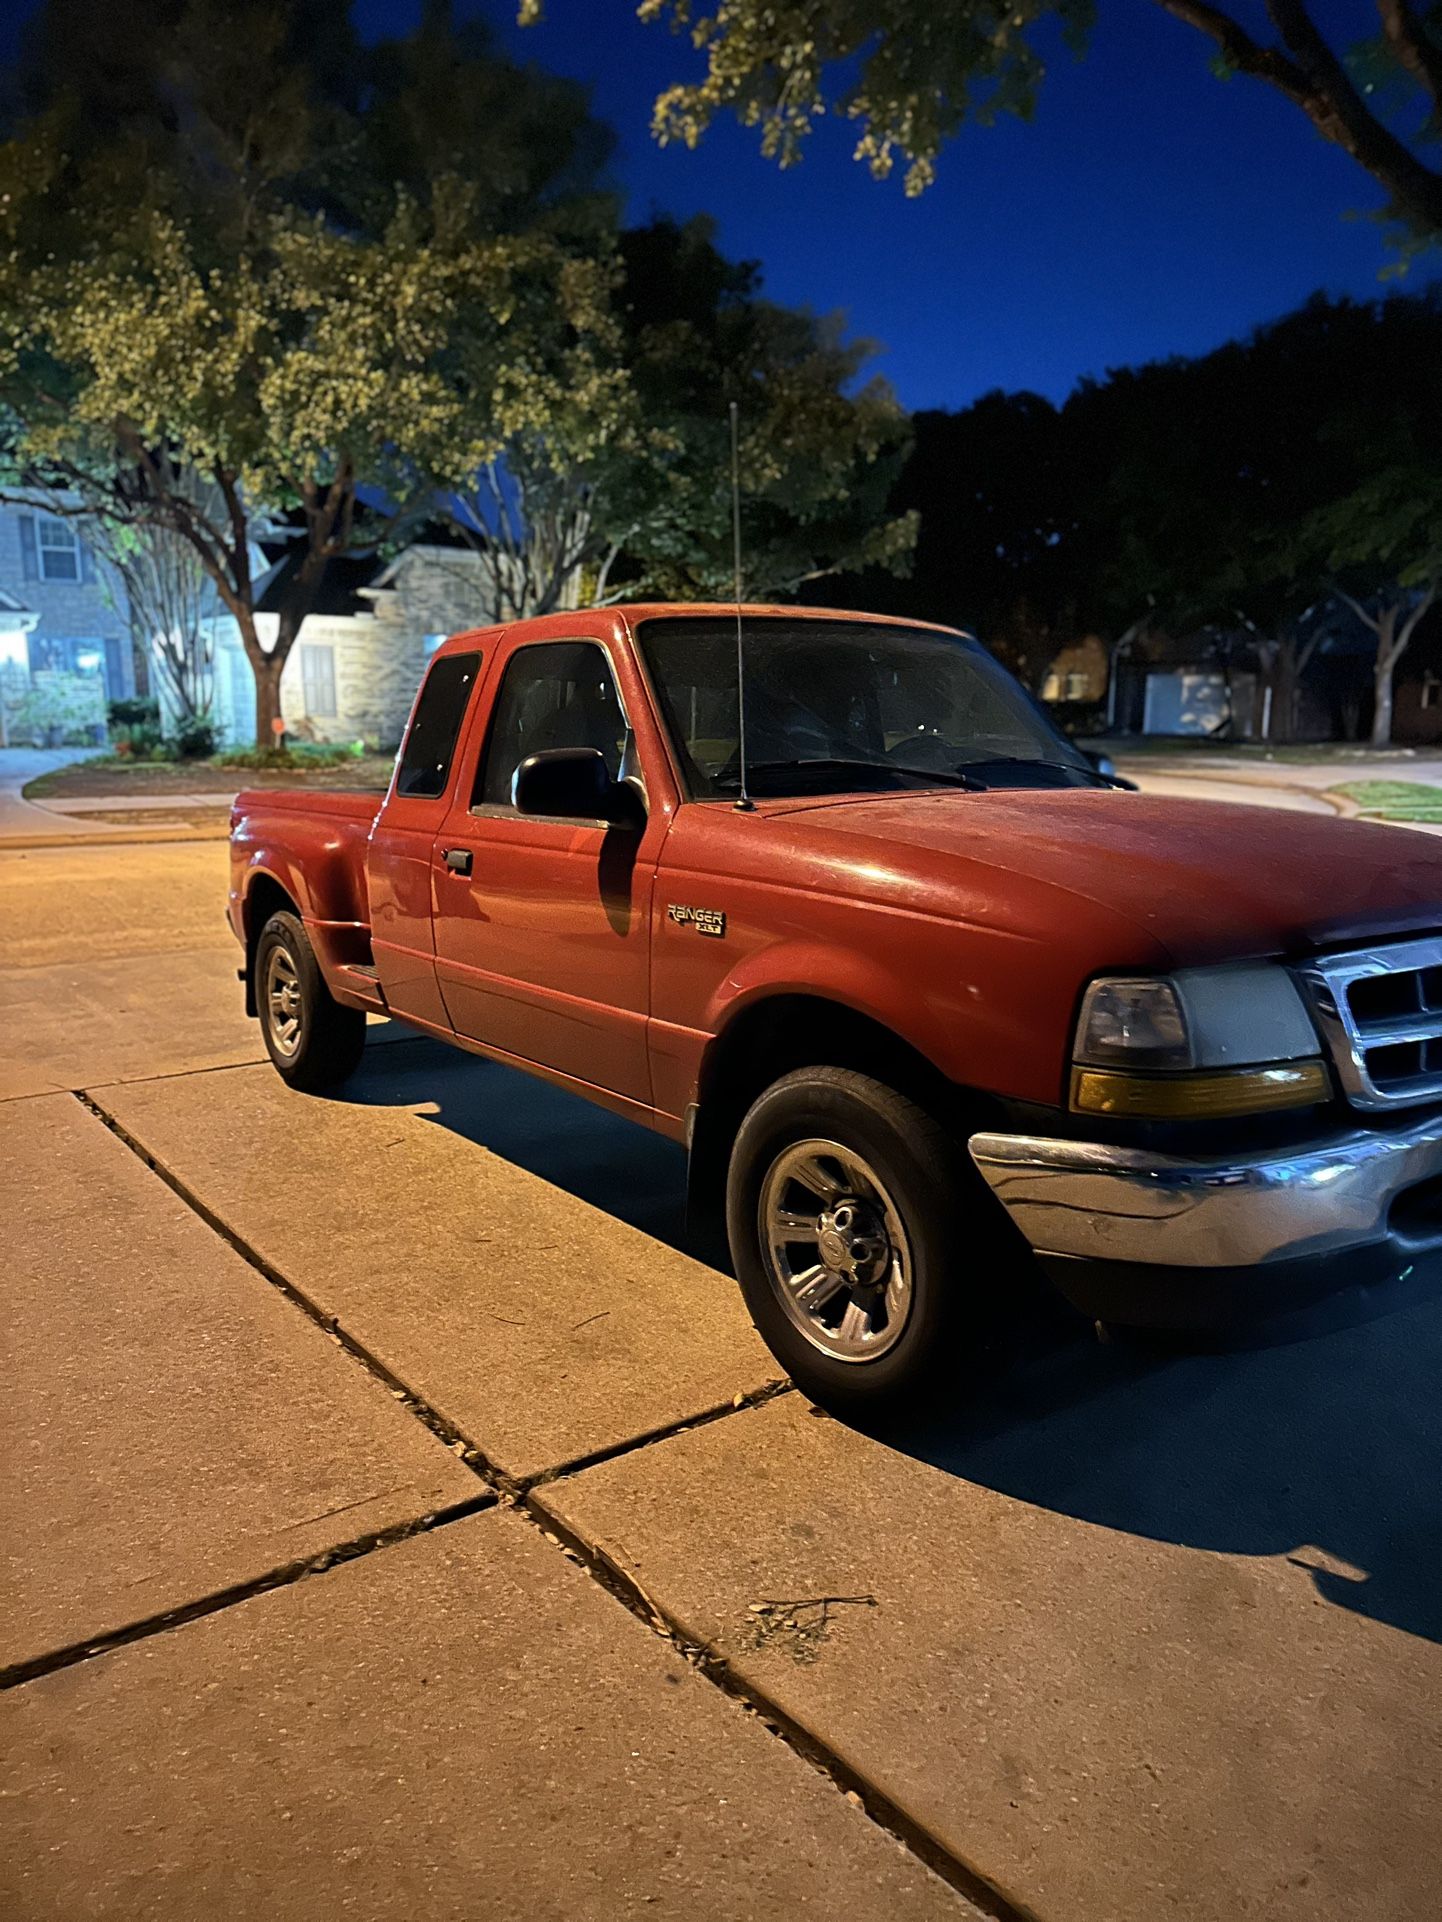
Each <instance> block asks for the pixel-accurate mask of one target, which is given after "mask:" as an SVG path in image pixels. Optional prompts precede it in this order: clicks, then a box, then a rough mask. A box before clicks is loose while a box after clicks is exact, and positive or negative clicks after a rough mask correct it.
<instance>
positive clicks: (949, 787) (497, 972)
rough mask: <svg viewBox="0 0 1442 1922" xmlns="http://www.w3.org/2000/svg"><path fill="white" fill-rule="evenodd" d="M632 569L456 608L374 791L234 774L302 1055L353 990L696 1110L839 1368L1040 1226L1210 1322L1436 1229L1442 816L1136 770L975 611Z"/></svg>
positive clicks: (261, 981)
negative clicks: (1013, 671) (733, 600)
mask: <svg viewBox="0 0 1442 1922" xmlns="http://www.w3.org/2000/svg"><path fill="white" fill-rule="evenodd" d="M742 634H743V645H744V650H745V661H746V676H745V686H746V696H745V715H746V765H745V769H744V779H743V768H742V766H741V756H740V754H739V752H738V738H739V730H738V700H737V673H736V659H737V613H736V610H735V609H734V608H726V607H707V606H686V607H678V606H664V605H655V606H649V605H648V606H633V607H624V608H614V609H608V610H605V611H593V612H589V613H571V614H557V615H551V616H548V617H546V618H544V619H539V620H530V621H522V622H518V623H516V624H514V625H512V626H508V627H503V628H492V629H488V630H485V631H480V632H475V633H468V634H460V635H457V636H456V637H455V638H454V639H452V640H448V641H446V642H445V643H444V644H443V645H442V646H441V647H440V649H439V650H438V651H437V653H436V654H435V656H434V658H433V660H432V662H431V665H430V668H429V671H428V672H427V675H426V678H425V682H424V684H423V686H422V688H421V690H420V693H419V695H418V697H417V700H416V704H415V708H414V711H413V713H412V716H411V720H410V725H409V728H408V730H407V733H406V738H405V741H404V743H403V745H402V747H401V750H400V753H399V755H398V757H397V761H396V768H395V773H394V776H393V778H392V781H391V785H390V788H389V791H388V792H387V794H386V796H385V798H384V800H383V801H382V802H381V803H380V805H379V807H378V808H377V805H376V798H375V796H373V795H372V796H362V795H351V794H336V793H323V792H317V793H275V792H250V793H245V794H242V795H240V796H239V797H238V799H237V801H236V804H235V812H234V815H233V819H232V841H231V862H232V865H231V886H230V906H229V915H230V922H231V926H232V928H233V929H234V932H235V934H236V936H237V938H238V939H239V940H240V941H241V942H242V943H243V944H244V948H245V957H246V963H245V968H244V970H243V978H244V980H245V983H246V996H247V1005H248V1007H249V1009H250V1011H251V1012H252V1013H253V1014H257V1015H258V1016H259V1019H260V1022H261V1028H262V1031H263V1034H264V1037H265V1043H266V1046H267V1048H268V1050H269V1052H270V1055H271V1058H272V1060H273V1061H274V1062H275V1065H276V1067H277V1068H278V1069H279V1071H280V1073H281V1074H282V1075H283V1076H284V1077H285V1079H286V1080H287V1081H288V1082H290V1083H291V1084H292V1085H293V1086H295V1087H297V1088H301V1089H306V1090H320V1089H324V1088H327V1087H331V1086H334V1085H335V1084H337V1083H339V1082H341V1081H342V1080H344V1078H345V1077H346V1076H347V1075H348V1074H349V1073H350V1072H351V1070H352V1069H353V1068H354V1067H355V1066H356V1063H357V1061H358V1059H359V1056H360V1053H361V1047H362V1042H363V1039H364V1034H365V1017H366V1013H367V1011H378V1012H383V1013H385V1014H387V1015H390V1016H391V1017H393V1018H394V1019H395V1020H398V1021H402V1022H405V1023H407V1024H409V1025H410V1026H411V1027H414V1028H416V1029H418V1030H420V1031H422V1032H424V1033H427V1034H432V1035H439V1036H441V1037H443V1038H444V1039H445V1040H448V1041H451V1042H454V1043H456V1044H457V1045H459V1046H460V1047H462V1048H466V1049H470V1050H472V1051H473V1052H475V1053H477V1054H481V1055H487V1056H491V1057H493V1058H495V1059H497V1060H500V1061H505V1062H509V1063H512V1064H514V1065H516V1066H518V1067H522V1068H525V1069H528V1070H530V1071H532V1072H534V1073H536V1074H539V1075H543V1076H546V1077H547V1078H549V1079H550V1080H552V1081H556V1082H559V1083H561V1084H562V1085H564V1086H565V1087H568V1088H571V1089H573V1090H575V1091H576V1092H577V1093H580V1094H583V1095H586V1096H588V1097H590V1098H591V1099H592V1100H595V1101H598V1102H601V1103H602V1104H604V1105H605V1106H607V1107H609V1108H612V1109H614V1110H616V1111H617V1112H619V1113H621V1114H623V1115H628V1116H630V1117H631V1118H633V1119H634V1120H637V1121H641V1122H644V1123H646V1124H647V1125H648V1126H649V1127H652V1128H657V1129H660V1130H661V1131H662V1132H663V1133H665V1134H667V1135H670V1136H673V1137H674V1138H676V1139H677V1140H680V1141H684V1142H685V1143H686V1144H687V1146H688V1148H689V1150H690V1160H689V1165H690V1171H691V1173H690V1183H691V1195H690V1199H691V1202H692V1203H693V1205H694V1206H695V1208H696V1209H697V1211H698V1213H699V1214H700V1215H701V1216H702V1217H704V1216H705V1214H706V1212H707V1211H713V1216H712V1218H713V1219H715V1220H717V1221H719V1220H720V1219H721V1218H722V1217H723V1215H724V1220H725V1223H726V1230H727V1235H728V1238H729V1243H730V1249H731V1254H732V1258H733V1260H734V1263H735V1268H736V1272H737V1275H738V1277H739V1279H740V1283H741V1286H742V1289H743V1290H744V1292H745V1296H746V1300H747V1304H748V1306H749V1308H750V1311H751V1313H752V1315H753V1317H754V1319H755V1321H756V1323H757V1326H758V1327H759V1329H760V1330H761V1333H762V1334H763V1336H764V1337H765V1338H766V1340H767V1341H768V1342H769V1344H770V1345H771V1347H772V1349H773V1350H774V1352H775V1353H776V1355H777V1356H778V1357H779V1359H780V1360H781V1361H782V1362H783V1363H784V1365H785V1366H786V1368H787V1369H788V1370H789V1371H790V1373H791V1374H792V1376H793V1377H794V1378H795V1379H796V1380H797V1381H798V1382H799V1383H800V1384H801V1385H802V1386H803V1387H805V1388H806V1389H807V1390H808V1391H810V1392H811V1393H812V1394H813V1395H814V1396H816V1397H817V1398H818V1399H822V1400H826V1401H829V1402H831V1403H833V1404H836V1403H844V1404H847V1405H849V1406H851V1407H857V1406H861V1405H870V1406H876V1405H877V1404H881V1403H886V1402H896V1401H897V1400H898V1399H900V1398H902V1397H905V1396H909V1395H911V1394H912V1393H914V1392H915V1391H916V1389H917V1388H918V1387H919V1386H920V1385H921V1384H922V1382H923V1381H924V1380H927V1379H931V1378H935V1377H937V1376H938V1375H939V1374H941V1373H942V1371H947V1370H952V1369H954V1368H955V1367H956V1365H957V1361H958V1356H959V1349H960V1346H961V1345H964V1344H965V1343H966V1342H967V1341H968V1340H973V1339H974V1338H975V1334H976V1331H977V1330H978V1328H979V1327H981V1325H982V1323H983V1321H984V1319H985V1316H986V1312H987V1310H988V1308H989V1307H990V1306H993V1305H994V1304H995V1303H996V1302H997V1301H998V1300H999V1299H1001V1298H1003V1297H1004V1296H1005V1295H1006V1294H1007V1293H1008V1292H1009V1291H1015V1290H1016V1288H1017V1287H1018V1277H1019V1273H1020V1268H1021V1266H1022V1265H1024V1264H1025V1263H1027V1262H1029V1261H1031V1260H1033V1259H1035V1260H1036V1261H1038V1262H1039V1263H1040V1264H1041V1266H1042V1267H1043V1268H1044V1269H1045V1270H1046V1272H1047V1273H1048V1274H1049V1275H1050V1276H1051V1277H1052V1278H1053V1279H1054V1280H1055V1281H1056V1282H1057V1283H1058V1284H1059V1285H1060V1287H1061V1288H1062V1289H1063V1291H1064V1292H1065V1293H1066V1294H1067V1295H1068V1296H1069V1297H1071V1299H1072V1300H1073V1301H1074V1302H1075V1303H1077V1304H1078V1306H1080V1307H1081V1308H1082V1309H1083V1310H1084V1311H1085V1312H1086V1313H1088V1314H1090V1315H1092V1316H1096V1317H1099V1318H1102V1319H1107V1320H1112V1321H1116V1322H1121V1323H1131V1324H1144V1325H1153V1326H1156V1325H1183V1326H1189V1325H1196V1324H1205V1323H1208V1322H1212V1321H1214V1320H1216V1318H1218V1317H1219V1316H1225V1317H1230V1316H1232V1315H1234V1314H1236V1313H1237V1312H1239V1311H1246V1310H1247V1309H1249V1308H1259V1309H1264V1310H1271V1309H1273V1308H1275V1307H1277V1306H1280V1305H1281V1304H1283V1303H1284V1302H1291V1301H1293V1300H1295V1299H1297V1298H1299V1297H1300V1296H1303V1295H1307V1294H1312V1293H1315V1292H1317V1291H1319V1290H1325V1289H1327V1288H1329V1287H1333V1286H1336V1285H1338V1284H1340V1283H1343V1282H1351V1281H1366V1282H1371V1281H1377V1280H1383V1279H1385V1278H1386V1277H1387V1276H1389V1275H1395V1274H1398V1273H1400V1272H1402V1271H1404V1270H1406V1269H1407V1268H1408V1267H1409V1266H1410V1265H1412V1264H1414V1263H1415V1262H1417V1261H1418V1260H1419V1259H1420V1258H1421V1257H1422V1256H1423V1255H1424V1254H1426V1253H1429V1252H1430V1251H1432V1250H1434V1249H1436V1248H1437V1247H1438V1246H1439V1244H1442V846H1439V844H1438V843H1437V842H1436V841H1434V840H1432V839H1430V838H1429V837H1426V836H1424V835H1420V834H1416V833H1414V832H1412V831H1410V830H1406V829H1392V828H1383V827H1378V826H1372V825H1367V824H1360V823H1352V822H1344V821H1337V820H1331V819H1327V818H1319V817H1314V816H1309V815H1300V814H1282V813H1272V812H1266V811H1262V810H1257V809H1248V810H1240V809H1237V808H1231V807H1226V806H1218V805H1215V804H1209V803H1206V802H1200V801H1182V800H1171V799H1167V800H1163V799H1156V798H1149V797H1146V796H1143V795H1141V794H1138V793H1135V792H1124V791H1122V787H1123V784H1122V783H1119V782H1117V781H1116V780H1115V779H1114V777H1112V776H1111V775H1110V774H1109V773H1108V772H1107V771H1105V769H1104V768H1099V767H1098V766H1097V765H1095V764H1093V762H1091V761H1090V760H1089V759H1088V758H1087V757H1086V756H1085V755H1083V754H1082V753H1080V752H1079V751H1078V750H1077V749H1075V748H1074V747H1073V746H1071V745H1070V744H1069V743H1068V742H1067V741H1066V740H1065V739H1063V738H1062V737H1061V736H1060V735H1058V734H1057V733H1056V732H1054V730H1053V729H1052V727H1051V725H1050V723H1049V722H1048V721H1047V720H1046V719H1045V717H1044V716H1043V714H1042V713H1041V712H1040V710H1039V709H1038V708H1037V707H1036V706H1035V705H1034V704H1033V703H1032V702H1031V701H1030V699H1029V698H1028V697H1027V696H1026V695H1025V694H1024V693H1023V692H1022V691H1021V689H1020V688H1019V687H1018V686H1017V685H1016V683H1015V682H1014V681H1012V680H1011V679H1010V677H1009V676H1008V675H1007V674H1006V673H1005V672H1004V671H1003V670H1002V669H1001V668H1000V667H999V666H998V665H997V663H996V662H995V661H994V660H993V659H992V658H991V656H990V655H988V654H987V653H986V652H985V650H984V649H983V648H982V647H980V646H979V645H978V644H977V643H976V642H975V641H974V640H972V639H970V638H969V637H967V636H965V635H962V634H959V633H956V632H953V631H951V630H949V629H944V628H938V627H928V626H921V625H917V624H915V623H904V622H898V621H887V620H882V619H878V618H874V617H871V616H864V615H857V614H846V613H838V612H832V611H809V610H798V609H794V608H790V609H788V608H778V607H749V608H747V609H745V611H744V614H743V616H742Z"/></svg>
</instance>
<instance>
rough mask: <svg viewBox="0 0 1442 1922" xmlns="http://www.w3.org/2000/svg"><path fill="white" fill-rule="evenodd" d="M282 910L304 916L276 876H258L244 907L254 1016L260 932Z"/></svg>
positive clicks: (249, 1006) (248, 1006)
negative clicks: (256, 960)
mask: <svg viewBox="0 0 1442 1922" xmlns="http://www.w3.org/2000/svg"><path fill="white" fill-rule="evenodd" d="M282 909H285V910H287V911H288V912H289V913H291V914H299V913H300V909H299V908H298V907H297V906H296V904H295V902H294V901H293V900H292V899H291V897H290V896H289V895H288V894H287V893H286V891H285V889H284V888H283V887H282V886H281V885H280V882H279V881H277V880H276V879H275V877H274V876H273V875H269V874H258V875H257V876H256V878H255V880H254V881H253V882H252V883H251V885H250V888H249V890H248V891H247V893H246V896H245V901H244V903H243V908H242V920H243V925H244V927H245V1011H246V1013H247V1014H248V1015H251V1016H254V1015H255V1013H256V1003H255V944H256V942H257V941H258V940H259V939H260V931H261V929H262V928H263V927H264V926H265V924H266V922H267V921H268V920H269V919H270V917H271V916H272V915H273V914H278V913H280V911H281V910H282Z"/></svg>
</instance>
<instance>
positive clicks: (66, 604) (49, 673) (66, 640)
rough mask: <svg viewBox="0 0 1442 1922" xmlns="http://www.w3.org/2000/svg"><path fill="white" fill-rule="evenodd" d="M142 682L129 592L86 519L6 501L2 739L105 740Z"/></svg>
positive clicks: (1, 550)
mask: <svg viewBox="0 0 1442 1922" xmlns="http://www.w3.org/2000/svg"><path fill="white" fill-rule="evenodd" d="M135 691H136V689H135V661H134V650H133V648H132V645H131V636H130V617H129V610H128V607H127V604H126V598H125V591H124V588H123V587H122V586H121V584H120V582H119V580H118V578H116V577H115V576H114V574H113V572H112V570H111V569H109V568H108V567H107V565H106V563H105V562H104V560H103V559H101V558H100V557H99V556H98V555H96V553H95V552H94V550H93V548H92V546H91V544H90V542H89V540H88V539H87V537H86V531H85V524H84V522H83V521H80V520H75V519H71V518H69V517H67V516H64V515H59V514H53V513H49V512H47V511H46V509H45V507H44V505H43V504H42V503H41V502H39V501H36V503H35V504H34V505H31V504H30V503H28V502H19V503H16V502H9V503H0V743H9V744H12V745H14V744H18V743H25V742H28V743H31V744H34V745H37V746H61V745H64V744H67V743H83V742H89V741H94V740H103V739H104V738H105V707H106V703H107V701H118V700H123V699H125V698H127V697H128V696H131V695H133V694H134V693H135Z"/></svg>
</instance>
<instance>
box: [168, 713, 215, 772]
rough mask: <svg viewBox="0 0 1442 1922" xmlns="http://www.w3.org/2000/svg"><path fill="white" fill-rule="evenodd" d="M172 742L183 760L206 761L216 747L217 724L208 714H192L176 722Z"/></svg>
mask: <svg viewBox="0 0 1442 1922" xmlns="http://www.w3.org/2000/svg"><path fill="white" fill-rule="evenodd" d="M170 739H171V744H172V746H173V747H174V748H175V752H176V754H177V755H178V757H179V758H180V759H181V760H182V761H204V760H208V759H209V757H210V756H211V755H212V754H214V752H215V749H216V744H217V742H216V731H215V724H214V722H213V721H212V720H211V719H210V716H209V715H208V714H192V715H189V716H187V718H186V719H185V720H183V721H180V722H178V723H177V724H176V728H175V732H174V733H173V734H172V735H171V737H170Z"/></svg>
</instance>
